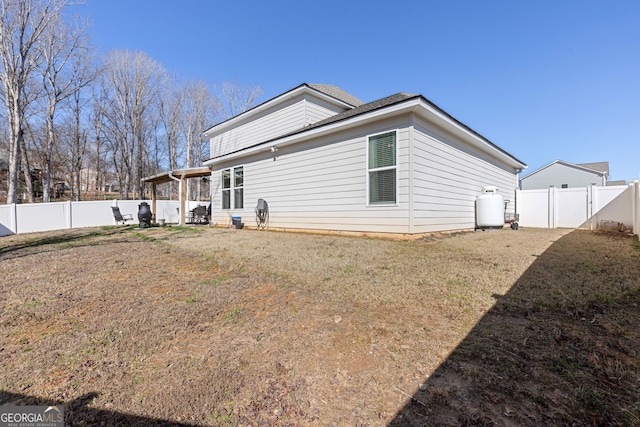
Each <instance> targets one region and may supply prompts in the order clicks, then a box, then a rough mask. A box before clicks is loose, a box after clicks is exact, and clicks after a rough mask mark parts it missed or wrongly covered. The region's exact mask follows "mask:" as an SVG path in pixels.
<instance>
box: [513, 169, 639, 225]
mask: <svg viewBox="0 0 640 427" xmlns="http://www.w3.org/2000/svg"><path fill="white" fill-rule="evenodd" d="M516 211H517V213H518V214H519V215H520V219H519V224H520V225H521V226H523V227H538V228H586V229H590V230H595V229H597V228H598V226H599V225H600V224H602V223H603V222H614V223H622V224H624V225H625V226H626V227H627V228H628V229H631V230H632V231H633V233H634V234H638V230H639V228H640V184H639V183H638V182H637V181H636V182H632V183H631V184H629V185H628V186H627V185H617V186H611V187H597V186H595V185H593V186H590V187H581V188H555V187H549V188H548V189H543V190H517V191H516Z"/></svg>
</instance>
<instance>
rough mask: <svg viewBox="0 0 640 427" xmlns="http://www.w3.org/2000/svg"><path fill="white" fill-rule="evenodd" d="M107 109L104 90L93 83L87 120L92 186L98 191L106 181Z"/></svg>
mask: <svg viewBox="0 0 640 427" xmlns="http://www.w3.org/2000/svg"><path fill="white" fill-rule="evenodd" d="M106 110H107V97H106V91H105V90H104V89H103V88H102V87H101V86H100V85H94V86H93V87H92V91H91V114H90V117H89V121H90V122H91V129H92V132H93V153H92V155H93V162H92V163H93V164H92V165H91V166H93V169H94V170H95V174H96V175H95V181H94V183H93V188H94V189H95V190H96V191H100V190H101V189H102V188H104V186H106V185H107V184H108V183H107V182H106V173H105V172H106V171H105V170H104V169H105V164H104V142H103V138H102V135H103V127H104V124H105V114H106Z"/></svg>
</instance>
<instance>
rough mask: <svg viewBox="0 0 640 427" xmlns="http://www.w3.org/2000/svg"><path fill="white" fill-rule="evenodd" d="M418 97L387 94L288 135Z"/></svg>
mask: <svg viewBox="0 0 640 427" xmlns="http://www.w3.org/2000/svg"><path fill="white" fill-rule="evenodd" d="M419 97H420V95H414V94H411V93H404V92H400V93H396V94H395V95H391V96H387V97H386V98H382V99H378V100H377V101H373V102H369V103H366V104H362V105H360V106H359V107H356V108H352V109H351V110H347V111H343V112H342V113H338V114H336V115H335V116H331V117H328V118H326V119H324V120H320V121H319V122H315V123H313V124H311V125H309V126H306V127H304V128H303V129H300V130H297V131H294V132H291V133H290V134H288V135H294V134H296V133H300V132H304V131H307V130H309V129H313V128H316V127H320V126H324V125H328V124H330V123H334V122H339V121H340V120H345V119H348V118H349V117H353V116H357V115H359V114H363V113H367V112H369V111H373V110H377V109H378V108H382V107H388V106H390V105H393V104H397V103H399V102H402V101H406V100H408V99H412V98H419ZM288 135H285V136H288Z"/></svg>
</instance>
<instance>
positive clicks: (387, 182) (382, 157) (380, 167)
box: [367, 130, 398, 205]
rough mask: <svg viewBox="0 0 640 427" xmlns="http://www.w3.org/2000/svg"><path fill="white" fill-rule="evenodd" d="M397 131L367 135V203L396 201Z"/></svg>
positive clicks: (392, 203) (377, 203)
mask: <svg viewBox="0 0 640 427" xmlns="http://www.w3.org/2000/svg"><path fill="white" fill-rule="evenodd" d="M397 133H398V132H397V131H395V130H394V131H391V132H385V133H379V134H376V135H369V136H368V137H367V204H368V205H395V204H396V203H397V195H396V193H397V181H398V166H397V165H398V163H397V157H398V156H397V151H398V144H397Z"/></svg>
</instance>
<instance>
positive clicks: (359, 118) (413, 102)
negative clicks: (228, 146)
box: [204, 96, 527, 170]
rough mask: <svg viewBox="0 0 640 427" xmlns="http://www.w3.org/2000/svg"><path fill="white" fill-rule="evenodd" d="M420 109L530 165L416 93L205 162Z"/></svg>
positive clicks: (490, 149) (516, 164) (480, 144)
mask: <svg viewBox="0 0 640 427" xmlns="http://www.w3.org/2000/svg"><path fill="white" fill-rule="evenodd" d="M420 109H422V111H423V113H424V112H426V113H427V114H423V115H425V116H427V117H429V116H430V117H429V118H430V119H431V120H433V116H435V117H437V119H438V120H440V121H443V122H445V123H448V124H449V125H450V126H453V127H454V128H456V129H458V130H459V131H460V132H461V133H462V134H463V135H465V138H464V139H465V141H466V142H468V143H471V144H472V145H473V146H475V147H477V148H479V149H481V150H482V151H484V152H487V153H489V154H491V155H492V156H493V157H496V158H499V159H501V160H502V161H504V162H506V163H507V164H509V165H510V166H512V167H513V168H514V169H520V170H522V169H525V168H526V167H527V165H526V164H525V163H524V162H522V161H520V160H518V159H517V158H515V157H514V156H512V155H510V154H509V153H507V152H506V151H504V150H502V149H501V148H499V147H498V146H496V145H495V144H493V143H492V142H491V141H489V140H488V139H486V138H484V137H483V136H482V135H480V134H479V133H477V132H475V131H473V130H472V129H471V128H469V127H467V126H466V125H464V124H462V123H461V122H459V121H458V120H456V119H455V118H453V117H452V116H451V115H449V114H448V113H446V112H445V111H444V110H442V109H441V108H439V107H437V106H436V105H435V104H433V103H432V102H430V101H429V100H427V99H426V98H424V97H423V96H415V97H412V98H409V99H407V100H404V101H401V102H398V103H396V104H393V105H389V106H385V107H381V108H379V109H376V110H372V111H367V112H365V113H362V114H360V115H356V116H351V117H347V118H345V119H343V120H340V121H336V122H332V123H328V124H326V125H324V126H320V127H316V128H311V129H309V130H306V131H305V130H303V131H301V132H299V133H296V134H293V135H289V136H285V137H281V138H275V139H273V140H270V141H265V142H263V143H260V144H257V145H256V146H253V147H250V148H246V149H242V150H239V151H237V152H234V153H230V154H227V155H223V156H220V157H216V158H212V159H209V160H207V161H205V162H204V165H206V166H212V165H215V164H216V163H222V162H226V161H230V160H234V159H237V158H241V157H245V156H248V155H251V154H255V153H259V152H262V151H270V150H271V149H272V148H273V147H276V146H277V147H283V146H287V145H290V144H294V143H297V142H300V141H303V140H306V139H309V138H315V137H319V136H322V135H325V134H328V133H332V132H334V131H335V130H337V129H341V130H342V129H349V128H351V127H354V126H359V125H362V124H363V123H367V122H370V121H375V120H376V119H378V118H379V117H381V116H387V117H389V116H394V115H398V114H403V113H411V112H415V113H418V114H419V113H420Z"/></svg>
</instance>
